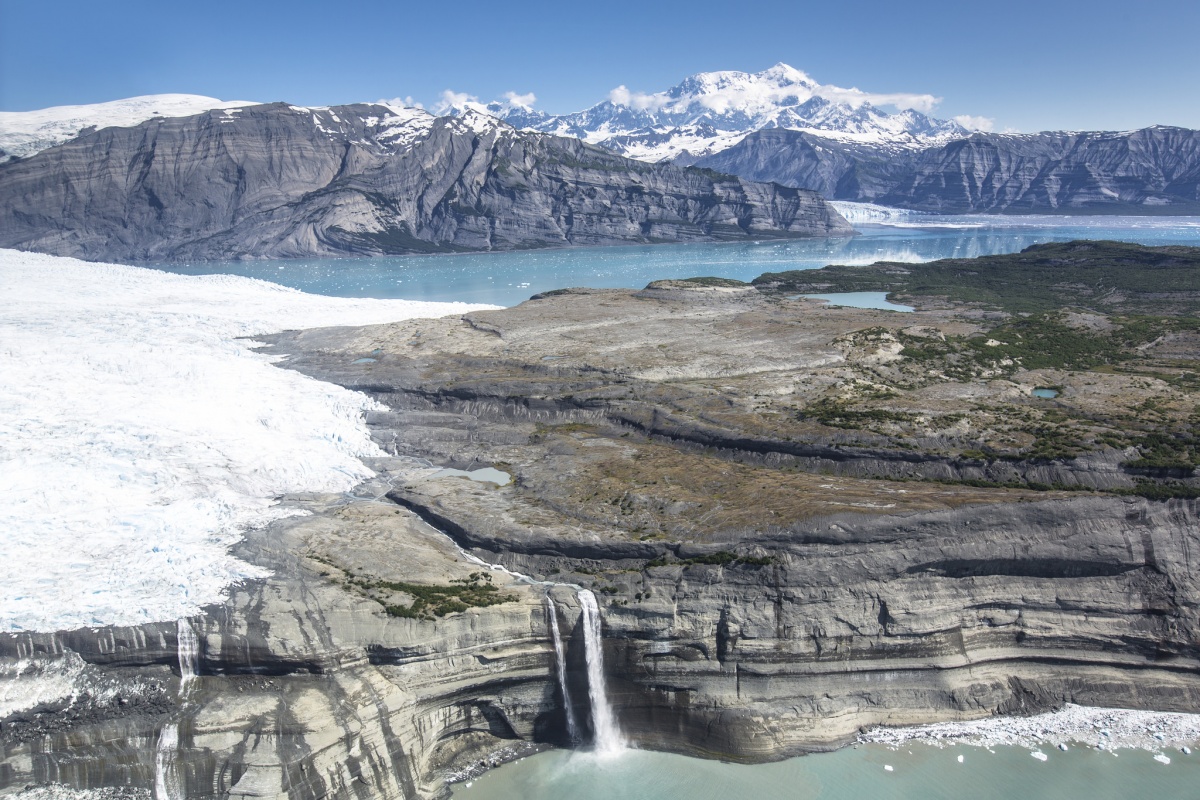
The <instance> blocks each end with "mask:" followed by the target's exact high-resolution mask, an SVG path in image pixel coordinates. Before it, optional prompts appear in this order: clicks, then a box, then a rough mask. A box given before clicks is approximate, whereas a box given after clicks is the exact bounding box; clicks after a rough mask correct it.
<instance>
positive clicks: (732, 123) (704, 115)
mask: <svg viewBox="0 0 1200 800" xmlns="http://www.w3.org/2000/svg"><path fill="white" fill-rule="evenodd" d="M937 102H938V98H936V97H933V96H932V95H928V94H909V93H890V94H874V93H870V92H865V91H862V90H860V89H857V88H850V89H845V88H842V87H840V86H833V85H823V84H820V83H818V82H817V81H815V80H814V79H813V78H812V77H810V76H809V75H808V74H807V73H805V72H803V71H801V70H798V69H796V68H795V67H792V66H789V65H787V64H783V63H779V64H776V65H775V66H773V67H770V68H768V69H765V70H763V71H762V72H737V71H720V72H701V73H698V74H696V75H692V76H690V77H688V78H685V79H684V80H682V81H680V82H679V84H677V85H676V86H673V87H671V88H670V89H667V90H665V91H661V92H655V93H653V94H644V93H640V92H635V91H632V90H630V89H629V88H627V87H625V86H618V87H617V88H616V89H614V90H613V91H612V92H610V93H609V97H608V99H607V100H605V101H603V102H600V103H597V104H596V105H594V106H592V107H591V108H588V109H585V110H583V111H578V112H575V113H573V114H564V115H559V116H554V115H549V114H545V113H544V112H540V111H535V110H533V109H531V108H529V107H528V105H526V106H522V107H519V108H517V107H512V106H506V105H504V104H498V103H497V104H490V105H488V106H486V109H487V111H488V113H491V114H494V115H496V116H498V117H500V118H501V119H504V120H505V121H507V122H509V123H510V124H512V125H514V126H515V127H519V128H526V129H530V130H538V131H545V132H548V133H556V134H559V135H566V136H577V137H579V138H583V139H586V140H587V141H589V142H592V143H593V144H599V145H602V146H604V147H608V148H609V149H612V150H615V151H617V152H619V153H622V154H624V155H627V156H631V157H633V158H638V159H642V160H645V161H661V160H664V159H667V160H671V159H675V158H679V157H680V156H688V157H693V158H694V157H697V156H702V155H708V154H711V153H716V152H720V151H721V150H724V149H725V148H727V147H730V146H732V145H734V144H736V143H737V142H739V141H741V139H742V138H743V137H745V136H746V135H747V134H748V133H751V132H752V131H756V130H761V129H763V128H789V129H793V130H800V131H806V132H811V133H815V134H817V135H820V136H824V137H827V138H832V139H840V140H844V141H852V142H861V143H872V144H885V145H891V146H899V147H926V146H930V145H935V144H939V143H942V142H945V141H947V140H949V139H952V138H957V137H960V136H965V135H967V134H968V133H969V131H968V130H967V129H966V128H965V127H963V126H962V125H960V124H959V123H957V122H953V121H949V122H948V121H943V120H938V119H934V118H932V117H929V116H927V114H926V113H925V112H927V111H929V110H931V109H932V108H933V107H934V106H935V105H936V104H937ZM881 106H883V107H887V106H891V107H893V108H895V109H896V111H895V112H892V113H889V112H886V111H883V110H882V109H881V108H880V107H881Z"/></svg>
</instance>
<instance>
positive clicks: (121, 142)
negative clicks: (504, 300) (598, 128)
mask: <svg viewBox="0 0 1200 800" xmlns="http://www.w3.org/2000/svg"><path fill="white" fill-rule="evenodd" d="M406 111H407V112H411V115H414V116H412V118H411V119H410V118H396V117H395V116H394V113H395V112H394V111H393V110H392V109H390V108H389V107H386V106H371V105H354V106H337V107H334V108H329V109H316V110H310V109H305V108H295V107H292V106H288V105H285V104H282V103H275V104H270V105H261V106H250V107H247V108H243V109H235V110H227V111H211V112H207V113H205V114H200V115H198V116H194V117H186V118H178V119H153V120H150V121H148V122H145V123H142V124H141V125H138V126H136V127H132V128H115V127H114V128H105V129H103V130H99V131H94V132H91V133H86V134H84V135H82V136H79V137H77V138H75V139H73V140H71V141H69V142H67V143H65V144H62V145H60V146H58V147H54V148H51V149H49V150H46V151H43V152H41V153H38V154H37V155H34V156H32V157H30V158H27V159H19V160H16V161H12V162H9V163H6V164H0V247H14V248H19V249H26V250H35V251H38V252H44V253H50V254H53V255H62V256H74V257H78V258H85V259H91V260H108V261H122V262H128V261H143V262H145V261H180V260H192V259H199V260H218V259H237V258H287V257H299V256H336V255H383V254H402V253H432V252H456V251H475V250H511V249H522V248H538V247H563V246H569V245H599V244H616V243H624V242H659V241H720V240H727V239H753V238H772V237H792V236H845V235H850V234H852V233H853V231H852V229H851V228H850V226H849V225H848V224H847V223H846V222H845V220H843V219H842V218H841V217H840V216H839V215H838V213H837V212H836V211H834V210H833V209H832V208H831V207H829V206H828V205H826V203H825V202H824V200H822V199H821V198H820V197H819V196H818V195H816V194H815V193H813V192H808V191H804V190H797V189H789V188H783V187H780V186H776V185H772V184H758V183H752V182H749V181H745V180H741V179H739V178H734V177H732V176H728V175H718V174H715V173H712V172H710V171H706V170H700V169H685V168H682V167H676V166H671V165H649V164H645V163H642V162H639V161H632V160H629V159H625V158H622V157H620V156H617V155H614V154H613V153H611V152H609V151H606V150H603V149H601V148H598V147H594V146H592V145H588V144H585V143H583V142H580V141H578V140H575V139H568V138H559V137H553V136H547V135H542V134H533V133H523V132H518V131H516V130H514V129H513V128H511V127H509V126H507V125H505V124H503V123H501V122H499V121H497V120H495V119H492V118H490V117H487V116H484V115H479V114H470V115H467V116H466V117H462V118H454V117H445V118H438V119H435V118H433V117H430V116H429V115H427V114H424V112H418V111H416V110H414V109H408V110H406Z"/></svg>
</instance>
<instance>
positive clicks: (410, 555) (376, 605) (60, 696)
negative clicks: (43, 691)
mask: <svg viewBox="0 0 1200 800" xmlns="http://www.w3.org/2000/svg"><path fill="white" fill-rule="evenodd" d="M376 466H377V467H378V468H379V469H380V471H381V472H382V473H384V474H385V475H386V472H387V465H386V463H381V464H377V465H376ZM384 485H385V484H382V483H381V484H380V487H377V490H380V491H381V490H382V487H383V486H384ZM292 502H294V503H296V505H297V506H298V507H300V508H303V509H304V510H306V511H310V512H314V513H313V516H310V517H306V518H302V519H300V520H291V521H285V522H282V523H279V524H276V525H274V526H272V527H271V528H269V529H267V530H264V531H259V532H257V533H256V534H254V535H252V536H251V537H250V539H249V540H248V541H247V542H246V543H245V544H244V545H242V550H243V552H242V555H244V556H245V557H247V558H252V559H254V560H255V561H257V562H259V563H260V564H262V565H264V566H269V567H270V568H271V569H272V570H273V577H271V578H269V579H267V580H265V581H255V582H252V583H250V584H247V585H244V586H241V587H237V588H235V589H234V590H233V591H231V593H230V596H229V599H228V601H227V602H226V603H224V604H223V605H219V606H216V607H210V608H208V609H206V613H204V614H203V615H200V616H198V617H196V618H194V619H192V620H185V621H181V622H180V624H179V625H178V626H177V625H176V624H174V623H170V624H162V625H147V626H140V627H134V628H121V629H114V628H102V629H92V630H86V629H85V630H79V631H70V632H60V633H55V634H5V635H3V636H0V667H3V668H5V669H6V670H9V671H6V673H5V674H6V678H7V679H8V680H9V681H10V682H9V683H7V684H6V694H5V698H6V701H8V702H11V701H13V700H14V698H15V699H18V700H19V699H20V698H21V697H22V691H23V689H24V687H25V686H34V685H36V683H35V682H36V680H37V676H38V675H39V674H56V675H59V674H67V675H70V677H71V683H70V685H68V686H67V687H66V689H64V688H62V687H61V685H60V687H59V689H58V691H57V692H55V693H51V694H50V695H48V697H49V698H50V700H49V701H43V702H34V703H32V704H31V705H29V706H28V708H26V709H24V710H22V711H21V712H19V713H16V714H11V715H6V717H5V719H4V720H3V724H2V725H0V790H3V789H6V788H11V787H20V786H24V785H28V784H41V783H60V784H65V785H67V786H71V787H75V788H81V789H88V788H98V787H104V786H123V787H127V788H132V789H139V790H142V791H144V792H147V793H148V792H149V791H150V790H153V791H155V793H156V795H157V796H159V797H169V798H173V799H174V800H179V798H185V797H196V798H201V797H279V798H284V797H287V798H293V800H299V799H300V798H311V799H312V800H315V798H320V797H340V798H352V797H364V796H368V797H379V798H418V797H432V796H436V795H438V794H439V793H441V792H442V790H443V782H444V780H445V777H446V776H447V774H448V773H449V772H451V771H463V770H470V769H472V768H478V767H479V764H480V760H481V759H493V758H497V757H500V758H503V757H513V756H514V755H517V754H520V753H525V752H531V748H532V749H536V747H537V745H536V744H535V743H536V742H541V743H554V742H558V741H560V738H561V737H560V729H561V727H562V726H561V722H560V721H559V720H558V719H557V717H556V716H555V714H556V713H559V714H561V710H557V711H556V704H555V701H554V698H553V687H554V685H555V684H554V679H553V667H552V665H553V656H552V654H551V649H550V645H549V640H548V637H547V633H546V616H545V610H544V600H543V597H542V595H543V591H544V590H541V589H537V590H534V589H531V588H530V587H523V586H518V585H509V581H507V579H506V578H505V576H504V574H503V573H499V572H497V573H493V574H494V575H495V576H496V580H497V581H498V582H499V583H500V587H499V588H500V590H501V591H503V592H504V595H505V602H503V603H500V604H497V605H493V606H490V607H478V608H471V609H470V610H468V611H465V612H460V613H454V614H451V615H449V616H444V617H435V616H433V615H429V616H428V618H417V617H403V616H396V615H393V614H389V613H388V612H386V611H385V609H384V606H383V604H382V603H381V600H380V597H377V596H372V591H374V590H373V589H372V588H371V587H372V586H373V585H374V583H375V582H378V581H393V582H394V581H399V580H403V581H409V582H415V583H420V584H428V585H434V586H451V587H452V586H456V585H461V584H454V583H453V581H455V580H460V581H469V580H470V578H469V575H470V574H471V572H473V571H476V570H478V569H479V567H478V566H476V565H474V564H471V563H469V562H467V561H466V560H464V559H463V558H462V557H461V556H460V554H459V553H458V552H457V550H456V549H455V548H454V547H453V545H452V544H451V543H450V542H449V541H448V540H447V539H446V538H445V537H443V536H441V535H440V534H438V533H436V532H434V531H431V530H430V529H429V528H428V527H427V526H425V525H423V524H422V523H421V522H420V521H419V520H418V519H416V518H415V517H414V516H413V515H411V514H409V513H407V512H403V511H401V510H400V509H398V508H397V507H396V506H394V505H392V504H390V503H378V502H375V501H374V500H372V499H371V495H370V494H369V493H368V495H367V496H365V497H363V498H362V499H360V500H355V499H352V498H336V497H330V498H304V499H300V498H295V499H293V501H292ZM409 599H411V598H409ZM389 600H394V601H396V602H405V600H406V598H405V597H404V596H403V595H402V594H397V595H396V596H395V597H394V598H389ZM567 630H568V631H569V630H570V628H567ZM13 669H15V670H18V671H23V672H24V673H25V678H24V680H25V684H22V683H20V682H19V680H18V681H15V682H14V681H13V679H12V678H11V670H13ZM60 683H61V682H60ZM25 691H28V690H27V689H26V690H25ZM35 699H36V698H35Z"/></svg>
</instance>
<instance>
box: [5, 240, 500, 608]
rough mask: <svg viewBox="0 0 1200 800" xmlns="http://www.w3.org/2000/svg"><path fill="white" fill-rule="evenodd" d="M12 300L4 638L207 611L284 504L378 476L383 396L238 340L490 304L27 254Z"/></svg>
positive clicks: (11, 273) (8, 257) (243, 574)
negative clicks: (375, 439) (378, 403)
mask: <svg viewBox="0 0 1200 800" xmlns="http://www.w3.org/2000/svg"><path fill="white" fill-rule="evenodd" d="M0 297H3V298H4V301H3V305H2V306H0V376H3V377H2V379H0V496H3V497H4V498H5V502H4V503H3V504H2V505H0V531H2V532H3V535H2V537H3V538H0V631H14V630H61V629H70V628H76V627H84V626H100V625H132V624H139V623H145V622H152V621H161V620H171V619H177V618H179V617H183V616H186V615H189V614H192V613H195V611H196V610H197V609H198V608H199V607H200V606H202V605H204V604H206V603H211V602H215V601H217V600H219V599H220V598H221V593H222V590H223V589H224V588H225V587H227V586H228V585H229V584H230V583H232V582H234V581H237V580H240V579H243V578H247V577H251V576H255V575H258V574H259V572H258V570H257V569H256V568H255V567H253V566H251V565H249V564H246V563H244V562H241V561H239V560H237V559H235V558H234V557H232V556H231V555H229V553H228V548H229V546H230V545H231V544H232V543H233V542H235V541H237V539H238V537H239V536H240V533H241V531H243V530H244V529H245V528H247V527H249V526H254V525H261V524H264V523H266V522H269V521H270V520H271V519H273V518H275V517H277V516H278V515H279V514H280V511H279V509H277V508H275V507H274V500H273V498H276V497H278V496H279V495H281V494H284V493H288V492H305V491H319V492H331V491H344V490H347V489H350V488H351V487H353V486H354V485H355V484H356V483H358V482H360V481H361V480H363V479H364V478H366V477H368V476H369V474H370V473H369V471H368V470H367V469H366V467H365V466H363V464H362V463H361V462H360V461H359V459H360V458H361V457H369V456H376V455H380V453H379V451H378V450H377V448H376V447H375V446H374V445H373V444H372V443H371V441H370V438H369V435H368V433H367V430H366V427H365V425H364V424H363V422H362V415H363V412H364V411H365V410H367V409H368V408H369V407H370V401H369V400H368V398H367V397H365V396H364V395H361V394H358V393H355V392H350V391H347V390H344V389H342V388H340V387H336V386H333V385H330V384H325V383H321V382H318V381H315V380H312V379H310V378H307V377H304V376H302V375H300V374H298V373H294V372H291V371H289V370H284V369H279V368H276V367H273V366H271V359H270V358H269V357H267V356H265V355H262V354H259V353H254V352H251V350H250V348H251V346H252V343H251V342H249V341H235V339H236V337H245V336H253V335H256V334H264V333H270V332H275V331H280V330H287V329H296V328H310V327H321V326H329V325H365V324H373V323H381V322H389V321H395V320H400V319H407V318H412V317H432V316H443V315H446V314H453V313H463V312H465V311H467V310H470V309H476V308H481V307H484V306H472V305H468V304H465V303H426V302H411V301H404V300H358V299H344V298H332V297H322V296H317V295H307V294H304V293H302V292H298V291H295V290H292V289H287V288H284V287H281V286H276V285H274V284H270V283H266V282H264V281H257V280H252V279H248V278H240V277H234V276H226V275H214V276H204V277H187V276H179V275H171V274H167V273H163V272H158V271H156V270H149V269H142V268H138V267H127V266H120V265H113V264H91V263H86V262H83V261H77V260H75V259H67V258H56V257H52V256H43V255H35V254H29V253H21V252H17V251H11V250H0Z"/></svg>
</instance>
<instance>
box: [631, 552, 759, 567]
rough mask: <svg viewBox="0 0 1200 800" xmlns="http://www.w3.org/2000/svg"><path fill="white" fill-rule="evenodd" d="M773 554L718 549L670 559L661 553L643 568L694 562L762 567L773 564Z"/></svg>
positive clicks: (685, 564)
mask: <svg viewBox="0 0 1200 800" xmlns="http://www.w3.org/2000/svg"><path fill="white" fill-rule="evenodd" d="M774 563H775V557H774V556H739V555H738V554H737V553H734V552H733V551H731V550H718V551H717V552H715V553H708V554H707V555H703V556H695V557H693V558H681V559H677V560H672V559H671V558H670V556H669V555H667V554H665V553H664V554H663V555H661V556H659V557H658V558H655V559H652V560H650V561H647V562H646V565H645V569H650V568H652V567H667V566H675V567H690V566H694V565H696V564H706V565H708V566H720V567H726V566H729V565H731V564H745V565H747V566H752V567H764V566H766V565H768V564H774Z"/></svg>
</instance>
